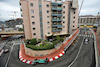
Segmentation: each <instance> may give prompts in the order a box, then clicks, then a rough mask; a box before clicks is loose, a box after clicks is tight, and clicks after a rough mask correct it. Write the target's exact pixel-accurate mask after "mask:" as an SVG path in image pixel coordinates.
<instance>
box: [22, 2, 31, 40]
mask: <svg viewBox="0 0 100 67" xmlns="http://www.w3.org/2000/svg"><path fill="white" fill-rule="evenodd" d="M21 4H22V5H21V6H22V9H23V10H22V12H23V22H24V31H25V38H26V39H32V32H31V27H30V19H29V11H28V10H29V6H28V2H27V1H21Z"/></svg>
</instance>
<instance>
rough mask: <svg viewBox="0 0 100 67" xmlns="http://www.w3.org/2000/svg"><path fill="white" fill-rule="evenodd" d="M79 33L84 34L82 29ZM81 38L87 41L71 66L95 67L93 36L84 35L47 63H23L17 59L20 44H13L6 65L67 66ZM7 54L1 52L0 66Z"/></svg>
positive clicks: (22, 66) (2, 65) (78, 46)
mask: <svg viewBox="0 0 100 67" xmlns="http://www.w3.org/2000/svg"><path fill="white" fill-rule="evenodd" d="M87 31H88V30H87ZM80 34H84V30H81V31H80ZM88 34H90V35H91V32H89V31H88ZM83 38H88V39H89V42H88V44H85V43H83V44H82V49H81V50H80V53H79V56H78V58H77V60H76V61H75V63H74V64H73V65H72V66H71V67H95V66H94V65H95V58H94V48H93V37H84V36H79V38H78V39H77V42H75V45H71V46H70V47H69V48H68V49H67V51H66V53H65V54H64V55H63V56H62V57H60V58H59V59H57V60H54V61H53V62H49V63H48V64H37V65H33V66H32V65H29V64H26V63H23V62H21V61H20V60H19V58H18V55H19V54H18V53H19V50H20V47H19V45H20V44H19V45H16V44H15V45H14V47H13V50H12V52H11V55H10V59H9V60H8V64H7V67H68V65H69V64H71V62H72V61H73V60H74V59H75V57H76V55H77V53H78V51H79V48H80V45H81V43H82V40H83ZM8 55H9V52H8V53H7V54H3V56H2V57H0V67H5V64H6V61H7V56H8ZM4 58H5V59H4Z"/></svg>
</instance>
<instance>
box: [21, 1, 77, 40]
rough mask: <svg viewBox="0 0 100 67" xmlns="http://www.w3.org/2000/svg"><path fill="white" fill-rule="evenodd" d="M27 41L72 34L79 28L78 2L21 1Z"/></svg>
mask: <svg viewBox="0 0 100 67" xmlns="http://www.w3.org/2000/svg"><path fill="white" fill-rule="evenodd" d="M20 6H21V7H20V8H21V11H22V16H23V23H24V31H25V37H26V39H32V38H36V39H42V40H44V39H46V38H47V37H49V36H51V35H52V34H54V35H65V34H68V33H70V34H71V33H72V30H74V29H77V27H78V0H76V1H75V0H72V1H71V0H70V1H67V0H65V1H63V0H20Z"/></svg>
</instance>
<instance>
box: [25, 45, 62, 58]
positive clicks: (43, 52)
mask: <svg viewBox="0 0 100 67" xmlns="http://www.w3.org/2000/svg"><path fill="white" fill-rule="evenodd" d="M61 46H62V45H60V46H58V47H57V48H54V49H50V50H40V51H36V50H32V49H30V48H27V47H26V46H25V45H24V47H25V53H26V54H27V55H29V56H31V57H39V56H46V55H49V54H51V53H53V52H55V51H57V50H58V49H59V48H60V47H61Z"/></svg>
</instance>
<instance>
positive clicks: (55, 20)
mask: <svg viewBox="0 0 100 67" xmlns="http://www.w3.org/2000/svg"><path fill="white" fill-rule="evenodd" d="M52 21H62V19H52Z"/></svg>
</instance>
